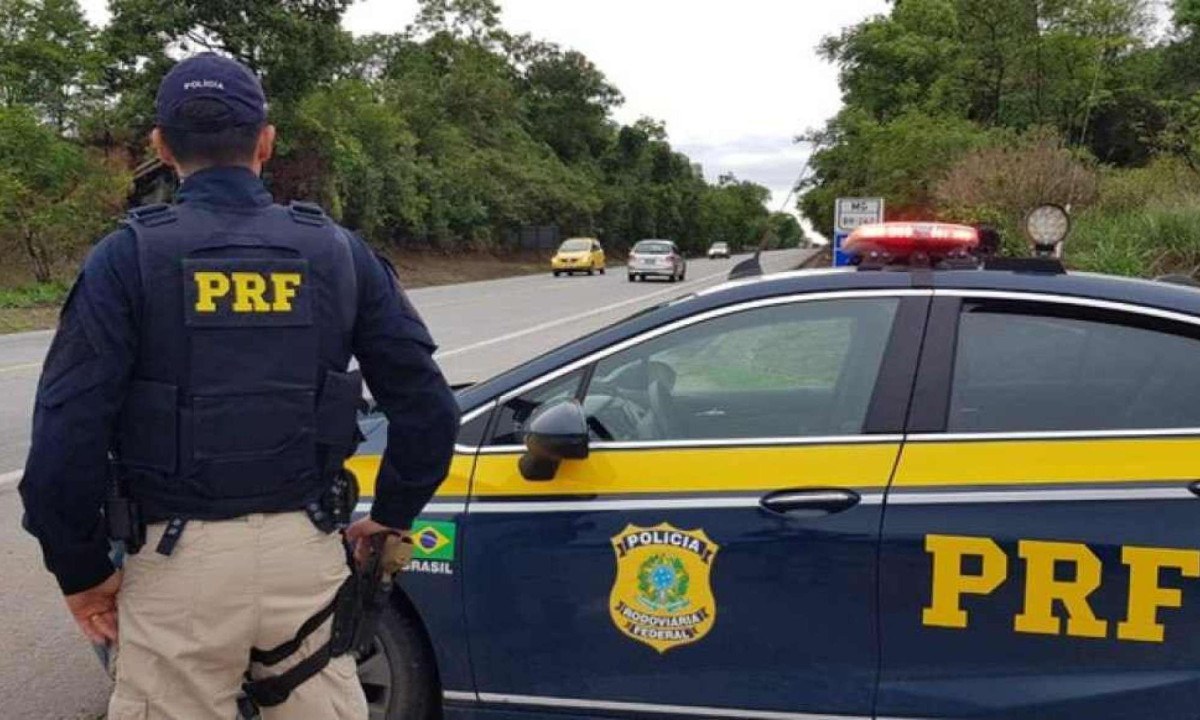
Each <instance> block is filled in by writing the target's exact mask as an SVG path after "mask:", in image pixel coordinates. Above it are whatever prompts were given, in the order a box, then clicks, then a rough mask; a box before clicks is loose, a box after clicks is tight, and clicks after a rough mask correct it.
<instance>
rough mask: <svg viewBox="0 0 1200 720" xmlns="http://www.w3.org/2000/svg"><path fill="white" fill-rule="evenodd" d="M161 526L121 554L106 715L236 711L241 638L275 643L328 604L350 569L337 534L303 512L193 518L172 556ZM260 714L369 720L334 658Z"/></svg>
mask: <svg viewBox="0 0 1200 720" xmlns="http://www.w3.org/2000/svg"><path fill="white" fill-rule="evenodd" d="M164 528H165V525H163V524H158V525H152V526H150V527H149V528H148V529H147V533H146V535H147V539H146V545H145V547H144V548H143V549H142V551H141V552H139V553H138V554H137V555H133V556H130V557H129V558H128V559H127V560H126V564H125V576H124V580H123V582H122V585H121V592H120V595H119V596H118V598H117V602H118V618H119V623H120V633H119V640H120V642H119V643H118V655H117V685H116V689H115V690H114V692H113V696H112V700H111V701H110V703H109V706H108V720H167V719H169V720H209V719H211V720H233V719H234V718H235V717H236V716H237V709H236V704H237V697H238V695H239V694H240V692H241V685H242V681H243V673H244V672H245V671H246V669H247V667H248V666H249V665H250V648H252V647H257V648H260V649H263V650H266V649H269V648H273V647H275V646H276V645H279V644H280V643H283V642H285V641H287V640H290V639H292V638H293V637H294V636H295V635H296V631H297V630H299V629H300V625H301V624H303V623H304V621H305V620H307V619H308V618H310V617H312V616H313V615H314V614H316V612H317V611H318V610H320V609H321V608H323V607H325V605H327V604H328V603H329V602H330V601H331V600H332V599H333V597H334V595H335V594H336V593H337V590H338V587H339V586H340V585H341V584H342V581H343V580H344V579H345V578H346V576H347V574H348V573H349V569H348V568H347V567H346V555H345V552H344V551H343V550H342V543H341V540H340V538H339V536H338V534H337V533H333V534H330V535H326V534H324V533H322V532H320V531H319V530H317V529H316V527H314V526H313V524H312V522H311V521H309V519H308V517H307V516H306V515H305V514H304V513H300V512H296V513H285V514H279V515H248V516H246V517H242V518H238V519H236V520H223V521H219V522H200V521H195V520H193V521H191V522H189V523H188V524H187V526H186V527H185V528H184V531H183V534H182V535H181V536H180V538H179V542H178V544H177V545H176V546H175V551H174V552H173V553H172V554H171V555H170V556H169V557H166V556H163V555H159V554H158V553H157V552H155V547H156V546H157V544H158V541H159V538H161V537H162V534H163V530H164ZM329 625H330V621H328V620H327V621H325V623H324V625H322V626H321V627H320V628H319V629H318V630H317V631H316V632H314V633H312V634H311V635H309V636H308V638H306V639H305V641H304V643H303V645H302V646H301V647H300V650H299V651H297V652H296V653H295V654H293V655H292V656H291V657H289V658H287V659H285V660H283V661H281V662H280V663H278V664H277V665H274V666H272V667H270V668H263V667H260V666H258V665H255V666H254V667H253V668H251V673H252V674H253V676H254V677H256V678H258V677H265V676H271V675H278V674H280V673H281V672H283V671H284V670H286V669H288V668H290V667H291V666H293V665H295V664H296V663H298V662H300V661H301V660H303V659H304V658H306V657H308V656H309V655H310V654H312V653H313V652H314V651H315V650H317V649H318V648H320V647H321V646H322V645H324V644H325V641H326V640H328V639H329ZM262 716H263V720H301V719H307V718H312V719H313V720H318V719H319V720H366V717H367V703H366V698H365V697H364V696H363V691H362V687H361V686H360V685H359V683H358V678H357V676H356V672H355V666H354V659H353V658H351V657H350V656H349V655H343V656H341V657H337V658H334V659H333V660H331V661H330V663H329V665H327V666H326V667H325V669H324V670H323V671H322V672H321V673H319V674H318V675H315V676H314V677H312V678H310V679H309V680H307V681H306V682H304V683H303V684H302V685H300V686H299V687H297V688H296V689H295V690H293V691H292V694H291V695H290V696H289V697H288V700H287V702H285V703H283V704H282V705H277V706H275V707H273V708H263V712H262Z"/></svg>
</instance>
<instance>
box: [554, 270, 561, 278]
mask: <svg viewBox="0 0 1200 720" xmlns="http://www.w3.org/2000/svg"><path fill="white" fill-rule="evenodd" d="M559 275H562V273H560V272H559V271H557V270H555V271H554V277H558V276H559Z"/></svg>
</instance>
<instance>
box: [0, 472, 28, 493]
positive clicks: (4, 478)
mask: <svg viewBox="0 0 1200 720" xmlns="http://www.w3.org/2000/svg"><path fill="white" fill-rule="evenodd" d="M24 474H25V471H24V470H13V471H12V472H6V473H0V490H4V489H5V488H7V487H8V486H9V485H16V484H17V481H18V480H20V479H21V476H22V475H24Z"/></svg>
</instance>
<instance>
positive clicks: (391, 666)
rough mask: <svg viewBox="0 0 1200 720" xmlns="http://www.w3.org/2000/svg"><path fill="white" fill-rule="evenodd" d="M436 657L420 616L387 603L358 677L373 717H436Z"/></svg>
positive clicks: (429, 719)
mask: <svg viewBox="0 0 1200 720" xmlns="http://www.w3.org/2000/svg"><path fill="white" fill-rule="evenodd" d="M436 677H437V675H436V672H435V669H434V660H433V657H432V656H431V655H430V653H429V646H428V644H427V643H426V640H425V634H424V632H423V631H422V630H421V627H420V625H419V624H418V622H417V620H416V619H415V618H413V617H411V616H409V615H408V614H406V613H401V612H399V611H397V610H396V608H395V607H392V606H389V607H386V608H385V609H384V611H383V613H382V615H381V616H380V618H379V631H378V632H377V633H376V636H375V642H374V643H372V645H371V651H370V652H369V653H368V654H367V656H366V657H364V658H361V659H360V661H359V665H358V678H359V681H360V682H362V685H363V692H364V693H366V696H367V706H368V707H369V708H370V709H371V711H372V714H371V716H372V717H383V718H386V720H434V718H437V717H440V715H441V713H440V712H439V708H440V705H441V703H440V697H439V695H440V694H439V692H438V687H437V679H436Z"/></svg>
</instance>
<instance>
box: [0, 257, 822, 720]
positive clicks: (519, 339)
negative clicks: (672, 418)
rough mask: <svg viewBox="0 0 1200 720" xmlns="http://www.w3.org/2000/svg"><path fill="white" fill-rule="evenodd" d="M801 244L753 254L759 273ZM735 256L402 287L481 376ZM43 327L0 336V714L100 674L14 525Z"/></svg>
mask: <svg viewBox="0 0 1200 720" xmlns="http://www.w3.org/2000/svg"><path fill="white" fill-rule="evenodd" d="M810 255H811V252H810V251H803V250H785V251H778V252H772V253H766V254H764V255H763V265H764V268H765V270H766V271H767V272H776V271H780V270H788V269H792V268H795V267H797V266H798V265H799V264H800V263H802V262H804V261H805V260H806V259H808V257H809V256H810ZM744 257H745V256H740V257H735V258H734V259H733V260H732V261H726V260H715V261H709V260H695V261H692V262H691V264H690V266H689V268H688V279H687V281H686V282H684V283H676V284H669V283H666V282H661V281H660V282H645V283H642V282H639V283H630V282H628V281H627V280H626V278H625V272H624V269H623V268H615V269H613V270H610V271H609V273H608V274H607V275H597V276H594V277H586V276H582V275H580V276H575V277H562V278H555V277H552V276H551V275H550V274H549V273H546V274H544V275H536V276H526V277H516V278H506V279H502V280H490V281H486V282H477V283H465V284H461V285H446V286H441V287H433V288H423V289H419V290H415V291H413V292H411V293H410V297H411V298H412V301H413V303H414V304H415V305H416V306H417V308H418V309H419V310H420V312H421V314H422V316H424V318H425V320H426V322H427V323H428V324H429V326H430V328H431V330H432V331H433V335H434V338H435V339H436V340H437V342H438V345H439V347H440V350H439V352H438V362H439V363H440V364H441V365H442V368H443V370H444V371H445V373H446V376H447V377H448V378H449V379H450V381H451V382H455V383H458V382H469V381H472V380H482V379H484V378H486V377H488V376H490V375H492V374H495V373H497V372H499V371H501V370H504V369H505V368H508V367H511V366H513V365H515V364H518V363H520V362H523V361H526V360H529V359H530V358H533V357H535V356H536V355H538V354H540V353H542V352H545V351H546V350H549V349H551V348H553V347H555V346H557V345H560V344H562V343H564V342H566V341H568V340H570V339H572V338H574V337H577V336H579V335H582V334H584V333H587V332H590V331H592V330H595V329H598V328H600V327H603V326H605V325H608V324H610V323H612V322H614V321H616V320H618V319H620V318H622V317H624V316H626V315H629V314H631V313H633V312H635V311H637V310H640V309H642V308H644V307H648V306H650V305H654V304H658V303H660V302H663V301H665V300H668V299H670V298H673V297H677V296H679V295H683V294H686V293H689V292H694V291H696V290H699V289H701V288H704V287H711V286H713V285H716V284H718V283H720V282H722V281H723V280H724V279H725V276H726V274H727V273H728V272H729V269H730V268H732V267H733V266H734V264H735V263H736V262H737V261H738V260H740V259H743V258H744ZM50 339H51V333H48V332H39V333H25V334H21V335H7V336H0V397H3V398H4V403H3V405H0V587H3V591H0V619H2V620H3V623H2V624H0V698H4V708H3V710H2V711H0V715H3V716H4V717H11V718H70V719H76V718H89V719H91V718H95V717H97V716H98V715H100V714H101V713H102V712H103V710H104V707H105V704H106V702H107V697H108V692H109V683H108V680H107V678H106V677H105V676H104V674H103V672H101V670H100V667H99V665H98V663H97V662H96V660H95V658H94V656H93V655H92V654H91V651H90V650H89V649H88V647H87V645H86V644H85V642H84V641H83V639H82V637H81V636H79V634H78V633H77V631H76V630H75V629H74V626H73V625H72V624H71V622H70V620H69V619H68V617H67V615H66V611H65V609H64V608H63V606H62V601H61V600H60V598H59V595H58V591H57V588H56V587H55V585H54V582H53V580H52V579H51V578H50V576H49V574H47V573H46V572H45V571H44V570H43V569H42V563H41V555H40V553H39V552H38V549H37V545H36V543H34V541H33V540H32V539H31V538H30V537H29V536H28V535H26V534H25V533H24V532H23V531H22V530H21V528H20V519H21V507H20V499H19V497H18V496H17V493H16V487H15V484H14V481H15V479H16V477H17V475H19V468H21V466H22V465H23V463H24V460H25V454H26V453H27V452H28V450H29V418H30V413H31V409H32V405H33V394H34V390H35V388H36V384H37V378H38V373H39V371H40V369H41V364H42V360H43V359H44V357H45V354H46V350H47V348H48V347H49V344H50Z"/></svg>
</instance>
